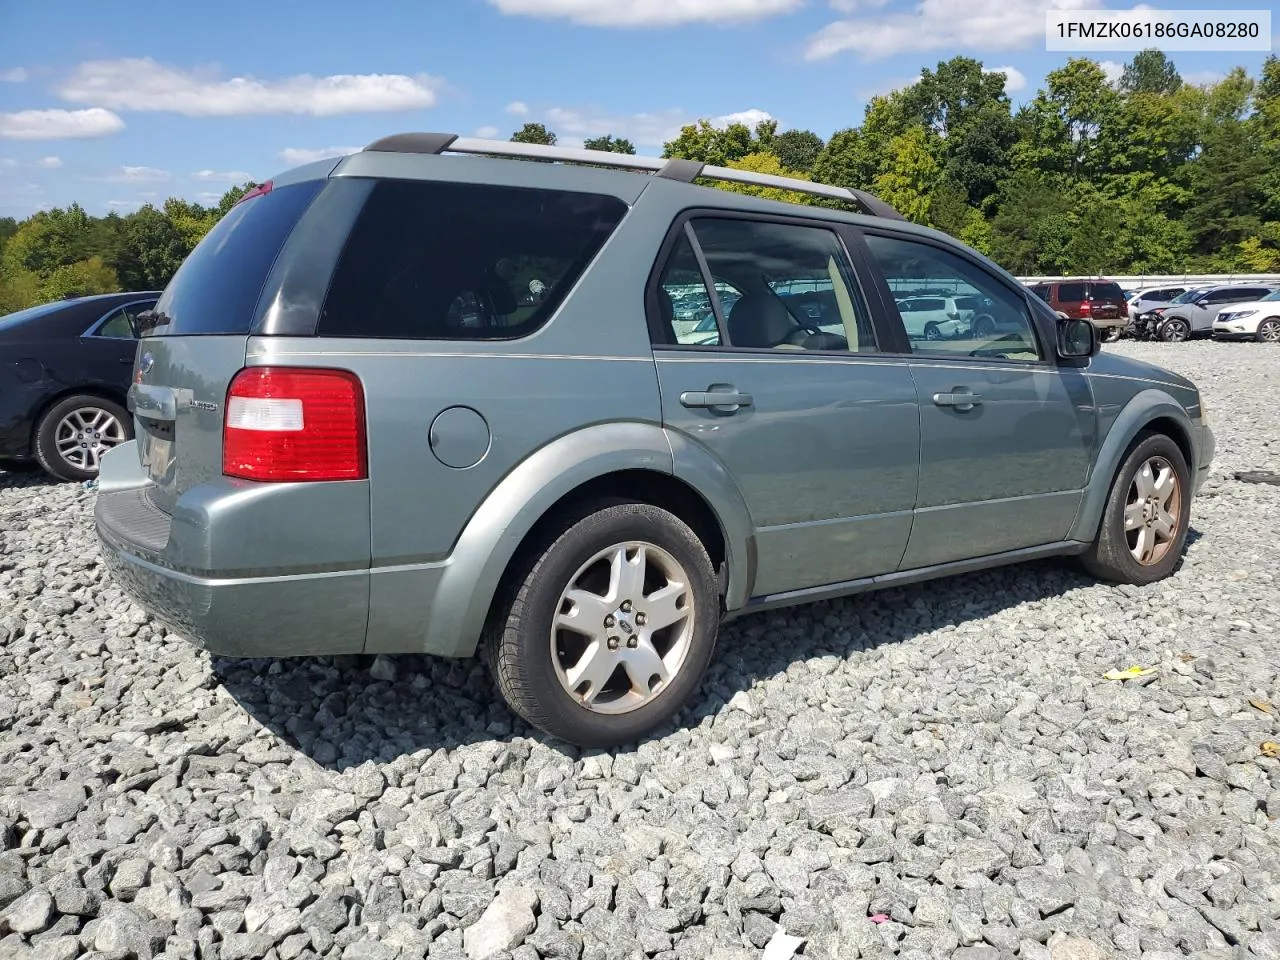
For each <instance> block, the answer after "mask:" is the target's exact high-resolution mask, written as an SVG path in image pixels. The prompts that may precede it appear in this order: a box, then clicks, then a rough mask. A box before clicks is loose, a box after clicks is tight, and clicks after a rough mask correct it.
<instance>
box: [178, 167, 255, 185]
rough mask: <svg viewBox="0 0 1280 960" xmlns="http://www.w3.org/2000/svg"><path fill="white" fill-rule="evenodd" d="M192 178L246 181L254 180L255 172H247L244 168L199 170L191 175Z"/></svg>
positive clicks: (231, 181) (233, 181)
mask: <svg viewBox="0 0 1280 960" xmlns="http://www.w3.org/2000/svg"><path fill="white" fill-rule="evenodd" d="M191 179H192V180H203V181H210V180H216V181H218V182H219V183H244V182H245V181H246V180H252V179H253V174H252V173H245V172H244V171H243V170H197V171H196V172H195V173H193V174H192V175H191Z"/></svg>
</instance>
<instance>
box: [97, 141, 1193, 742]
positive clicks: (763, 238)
mask: <svg viewBox="0 0 1280 960" xmlns="http://www.w3.org/2000/svg"><path fill="white" fill-rule="evenodd" d="M700 178H719V179H723V180H735V181H738V182H746V183H748V184H757V185H760V186H772V187H779V186H781V187H785V188H788V189H794V190H797V191H805V192H808V193H810V194H817V195H820V196H823V197H826V198H830V199H831V200H834V201H842V202H843V203H844V204H845V205H846V206H852V207H855V208H856V209H857V210H858V212H846V211H845V210H842V209H838V208H837V206H838V204H837V203H832V204H831V205H830V206H824V207H815V206H806V205H801V204H791V203H784V202H777V201H771V200H764V199H760V198H757V197H754V196H750V195H746V194H739V193H731V192H727V191H721V190H716V189H711V188H708V187H706V186H702V185H698V184H696V183H695V182H694V181H696V180H698V179H700ZM913 297H951V298H954V297H967V298H975V299H976V301H977V302H980V303H981V304H982V305H983V311H984V315H986V316H989V317H990V318H991V320H992V322H991V323H989V324H983V325H981V326H979V325H977V324H972V325H968V327H967V330H968V331H970V332H968V333H960V334H958V335H956V336H954V337H948V338H941V339H936V338H927V337H924V336H923V335H921V336H920V337H919V339H917V338H916V337H915V336H909V335H908V333H907V330H908V327H907V326H905V325H904V322H903V318H902V316H901V313H900V312H899V309H898V307H897V304H898V303H899V302H903V301H905V300H908V299H910V298H913ZM146 322H147V323H148V324H149V325H150V328H149V330H148V331H147V335H146V336H145V337H144V338H143V339H142V340H141V341H140V343H139V346H138V350H137V361H136V365H135V368H134V376H133V385H132V388H131V391H130V397H129V399H130V409H131V411H132V413H133V416H134V418H135V426H136V437H137V439H136V440H135V441H132V442H130V443H128V444H125V445H122V446H120V447H118V448H117V449H115V450H113V451H111V453H110V454H108V455H107V456H106V458H105V459H104V461H103V465H102V469H101V473H100V479H99V482H100V487H99V495H98V501H97V527H98V531H99V535H100V537H101V540H102V544H103V548H104V549H103V553H104V556H105V557H106V558H107V561H108V563H109V564H110V567H111V569H112V570H113V572H114V575H115V577H116V578H117V579H118V580H119V582H120V583H122V584H123V585H124V586H125V587H126V589H127V590H128V591H130V592H131V594H132V595H133V596H134V597H135V598H137V600H138V601H139V602H140V603H142V604H143V605H144V606H146V607H147V608H148V609H149V610H151V611H152V612H153V613H154V614H155V615H156V616H157V617H159V618H160V619H161V620H163V621H165V622H167V623H169V624H170V625H171V626H172V627H173V628H174V629H175V630H176V631H177V632H178V633H179V634H181V635H182V636H185V637H187V638H190V640H192V641H194V642H197V643H199V644H201V645H202V646H204V647H206V648H207V649H209V650H210V651H212V652H214V653H217V654H225V655H232V656H255V657H256V656H286V655H301V654H334V653H360V652H364V653H374V652H380V653H398V652H426V653H430V654H437V655H441V656H450V657H458V656H467V655H471V654H473V653H475V652H476V651H477V650H478V649H480V648H483V649H485V650H486V652H487V657H488V659H489V661H490V663H491V665H492V668H493V674H494V677H495V679H496V682H497V685H498V687H499V689H500V690H501V692H502V694H503V696H504V697H505V698H506V700H507V701H508V702H509V703H510V705H511V706H512V707H513V708H514V709H515V710H516V711H517V712H518V713H520V714H521V715H522V716H523V717H525V718H526V719H528V720H529V721H530V722H531V723H533V724H534V725H536V726H537V727H540V728H541V729H543V730H545V731H548V732H550V733H551V734H553V735H556V736H559V737H562V738H565V739H567V740H570V741H574V742H576V743H579V744H583V745H597V746H605V745H612V744H617V743H620V742H624V741H628V740H632V739H634V738H637V737H640V736H642V735H645V734H647V733H649V732H651V731H652V730H654V728H655V727H657V726H658V725H659V724H661V723H663V722H665V721H667V720H669V719H670V718H671V717H672V716H673V714H675V712H676V711H677V710H678V708H679V707H680V706H681V704H682V703H684V702H685V701H686V700H687V699H688V698H689V696H690V694H691V693H692V692H693V691H694V690H695V688H696V687H697V686H698V685H699V683H700V681H701V678H702V676H703V673H704V671H705V668H706V666H707V663H708V660H709V659H710V657H711V655H712V648H713V646H714V644H715V640H716V635H717V631H718V628H719V625H720V624H721V623H722V622H724V621H725V620H726V619H729V618H732V617H734V616H737V615H740V614H744V613H750V612H752V611H756V610H762V609H766V608H769V607H776V606H781V605H785V604H797V603H802V602H805V601H809V600H816V599H819V598H828V597H835V596H841V595H848V594H854V593H858V592H861V591H866V590H871V589H875V588H879V587H884V586H891V585H894V584H902V583H907V582H911V581H916V580H923V579H927V578H931V577H937V576H942V575H945V574H950V573H955V572H960V571H968V570H974V569H976V568H979V567H988V566H995V565H998V564H1004V563H1010V562H1014V561H1019V560H1024V559H1028V558H1033V557H1044V556H1049V555H1061V554H1075V555H1079V556H1080V557H1082V558H1083V560H1084V562H1085V564H1086V565H1087V566H1088V568H1089V569H1090V570H1092V571H1094V572H1095V573H1096V574H1097V575H1099V576H1101V577H1104V578H1107V579H1110V580H1115V581H1122V582H1127V583H1139V584H1140V583H1146V582H1149V581H1153V580H1156V579H1158V578H1161V577H1164V576H1166V575H1168V574H1169V573H1170V572H1171V571H1172V569H1173V567H1174V565H1175V564H1176V563H1177V562H1178V559H1179V556H1180V554H1181V552H1182V548H1183V543H1184V539H1185V536H1186V532H1187V524H1188V519H1189V517H1190V509H1191V498H1192V496H1193V493H1194V492H1195V491H1196V490H1197V489H1198V487H1199V485H1200V483H1201V481H1202V479H1203V477H1204V476H1205V474H1206V472H1207V470H1208V467H1209V463H1210V459H1211V457H1212V455H1213V446H1214V443H1213V435H1212V433H1211V432H1210V430H1209V427H1208V424H1207V422H1206V419H1205V413H1204V409H1203V407H1202V405H1201V402H1200V398H1199V394H1198V393H1197V391H1196V388H1195V387H1194V386H1193V385H1192V384H1191V383H1189V382H1188V381H1186V380H1184V379H1183V378H1181V377H1179V376H1176V375H1175V374H1172V373H1169V372H1167V371H1165V370H1162V369H1159V368H1157V367H1153V366H1148V365H1145V364H1141V363H1138V362H1136V361H1130V360H1124V359H1120V358H1118V357H1115V356H1110V355H1105V354H1103V355H1099V353H1098V349H1099V347H1098V343H1097V338H1096V334H1095V333H1094V330H1093V327H1092V326H1091V325H1090V324H1089V323H1088V322H1086V321H1079V320H1076V321H1070V320H1061V319H1059V318H1058V317H1056V316H1055V314H1054V313H1053V311H1052V310H1050V309H1049V308H1048V307H1047V306H1046V305H1045V304H1044V303H1043V302H1042V301H1040V299H1039V298H1037V297H1034V296H1031V295H1030V294H1028V293H1027V291H1026V290H1025V289H1024V288H1023V287H1022V286H1021V285H1020V284H1019V283H1018V282H1017V280H1015V279H1014V278H1013V277H1012V276H1010V275H1009V274H1008V273H1006V272H1005V271H1004V270H1002V269H1000V268H999V267H997V266H996V265H995V264H993V263H991V262H990V261H989V260H987V259H985V258H984V257H982V256H980V255H979V254H977V253H975V252H974V251H972V250H970V249H968V248H967V247H964V246H963V245H961V244H959V243H957V242H956V241H955V240H952V239H950V238H949V237H947V236H944V235H942V234H939V233H937V232H935V231H932V230H928V229H924V228H921V227H918V226H914V225H912V224H910V223H907V222H905V221H904V220H903V218H902V217H900V216H899V215H898V214H896V213H895V212H894V211H893V210H892V209H891V208H889V207H887V206H886V205H885V204H883V203H882V202H880V201H878V200H876V199H875V198H873V197H871V196H869V195H867V194H865V193H862V192H859V191H849V190H845V189H843V188H838V187H832V186H826V185H822V184H816V183H809V182H802V181H793V180H784V179H780V178H771V177H765V176H758V175H754V174H750V173H744V172H742V171H738V170H730V169H723V168H715V167H704V166H703V165H701V164H697V163H692V162H689V161H682V160H672V161H662V160H658V159H653V158H647V157H632V156H618V155H614V154H604V153H594V152H588V151H574V150H564V149H557V148H545V147H531V146H526V145H522V144H509V143H496V142H489V141H477V140H461V139H458V138H456V137H453V136H451V135H440V134H404V135H398V136H394V137H390V138H387V139H385V140H381V141H379V142H377V143H374V144H372V145H371V146H369V147H368V148H367V149H365V150H364V151H362V152H360V153H357V154H354V155H352V156H349V157H346V158H344V159H341V160H328V161H323V162H320V163H316V164H311V165H308V166H305V167H301V168H299V169H296V170H293V171H291V172H289V173H287V174H285V175H283V176H281V177H278V178H276V179H275V180H273V181H272V182H270V183H268V184H265V185H264V186H263V187H261V188H260V189H258V190H257V191H255V193H254V194H252V195H250V196H247V197H246V198H245V199H244V200H243V201H241V202H240V203H239V204H238V205H237V206H236V207H235V208H234V209H233V210H232V211H231V212H230V213H228V214H227V216H226V217H225V218H223V220H222V221H221V222H220V223H219V224H218V225H217V226H216V227H215V228H214V229H213V231H212V232H211V233H210V234H209V235H208V237H207V238H205V240H204V241H203V242H202V243H201V244H200V245H199V246H198V247H197V248H196V250H195V251H194V252H193V253H192V254H191V256H190V257H189V258H188V259H187V261H186V262H185V263H184V264H183V266H182V268H181V269H180V270H179V271H178V274H177V276H175V277H174V279H173V281H172V282H171V283H170V284H169V286H168V288H167V289H166V290H165V291H164V294H163V296H162V297H161V299H160V300H159V302H158V303H157V305H156V307H155V311H154V315H153V316H151V317H150V318H148V319H147V321H146Z"/></svg>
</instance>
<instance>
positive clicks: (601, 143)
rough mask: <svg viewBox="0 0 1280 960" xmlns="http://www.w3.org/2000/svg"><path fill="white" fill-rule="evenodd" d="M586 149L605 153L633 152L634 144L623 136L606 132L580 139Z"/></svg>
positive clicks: (634, 149) (634, 150)
mask: <svg viewBox="0 0 1280 960" xmlns="http://www.w3.org/2000/svg"><path fill="white" fill-rule="evenodd" d="M582 146H583V147H584V148H585V149H587V150H603V151H605V152H606V153H632V154H633V153H635V152H636V145H635V144H634V143H632V142H631V141H630V140H627V139H625V138H623V137H615V136H614V135H613V134H611V133H606V134H605V135H604V136H603V137H588V138H587V139H586V140H584V141H582Z"/></svg>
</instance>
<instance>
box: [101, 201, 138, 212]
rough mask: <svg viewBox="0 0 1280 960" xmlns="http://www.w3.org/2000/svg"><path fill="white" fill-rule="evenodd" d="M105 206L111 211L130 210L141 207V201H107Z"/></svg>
mask: <svg viewBox="0 0 1280 960" xmlns="http://www.w3.org/2000/svg"><path fill="white" fill-rule="evenodd" d="M107 206H108V207H110V208H111V209H112V210H130V209H132V208H133V207H140V206H142V201H141V200H108V201H107Z"/></svg>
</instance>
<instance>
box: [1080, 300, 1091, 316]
mask: <svg viewBox="0 0 1280 960" xmlns="http://www.w3.org/2000/svg"><path fill="white" fill-rule="evenodd" d="M1080 312H1081V313H1093V304H1092V303H1090V302H1089V301H1088V300H1086V301H1084V303H1082V304H1080Z"/></svg>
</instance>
